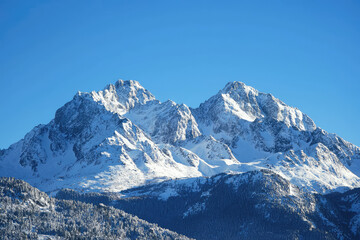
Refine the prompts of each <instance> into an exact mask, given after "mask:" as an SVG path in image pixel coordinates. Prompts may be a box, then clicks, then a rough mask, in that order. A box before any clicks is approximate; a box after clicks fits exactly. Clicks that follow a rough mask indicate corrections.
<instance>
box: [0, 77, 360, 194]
mask: <svg viewBox="0 0 360 240" xmlns="http://www.w3.org/2000/svg"><path fill="white" fill-rule="evenodd" d="M0 163H1V164H0V175H1V176H11V177H16V178H21V179H24V180H26V181H28V182H29V183H31V184H32V185H34V186H36V187H38V188H39V189H41V190H43V191H48V192H52V191H56V190H58V189H60V188H64V187H67V188H72V189H77V190H83V191H101V192H104V191H105V192H106V191H109V192H114V191H121V190H125V189H128V188H132V187H135V186H141V185H144V184H147V183H153V182H160V181H163V180H166V179H174V178H190V177H200V176H212V175H215V174H218V173H222V172H237V173H241V172H248V171H250V170H259V169H271V170H272V171H274V172H276V173H277V174H279V175H281V176H282V177H283V178H285V179H287V180H288V181H290V182H291V183H292V184H295V185H297V186H298V187H300V188H302V189H304V190H305V191H317V192H325V191H330V190H333V189H342V188H344V187H345V188H352V187H357V186H360V179H359V176H360V148H359V147H357V146H355V145H353V144H351V143H349V142H347V141H345V140H343V139H342V138H340V137H338V136H337V135H335V134H329V133H327V132H326V131H324V130H322V129H320V128H318V127H317V126H316V125H315V123H314V122H313V121H312V120H311V119H310V118H309V117H308V116H307V115H306V114H304V113H302V112H301V111H300V110H299V109H296V108H293V107H290V106H287V105H286V104H285V103H283V102H282V101H280V100H279V99H277V98H275V97H274V96H272V95H271V94H267V93H261V92H259V91H257V90H256V89H254V88H252V87H249V86H247V85H245V84H244V83H241V82H230V83H228V84H227V85H226V86H225V87H224V89H222V90H220V91H219V92H218V93H217V94H216V95H214V96H213V97H211V98H210V99H208V100H207V101H205V102H204V103H202V104H200V106H199V107H198V108H196V109H191V108H189V107H188V106H186V105H184V104H181V105H179V104H176V103H175V102H173V101H170V100H169V101H166V102H163V103H162V102H160V101H158V100H156V98H155V97H154V96H153V95H152V94H151V93H150V92H149V91H148V90H146V89H145V88H143V87H142V86H141V85H140V83H139V82H137V81H133V80H129V81H123V80H119V81H117V82H116V83H115V84H110V85H108V86H106V87H105V88H104V89H103V90H102V91H98V92H95V91H93V92H91V93H83V92H78V93H77V94H76V95H75V96H74V98H73V99H72V100H71V101H70V102H68V103H66V104H65V105H64V106H63V107H61V108H60V109H58V110H57V111H56V114H55V118H54V119H53V120H52V121H50V122H49V123H48V124H46V125H39V126H37V127H35V128H34V129H33V130H32V131H30V132H29V133H28V134H26V136H25V137H24V139H22V140H20V141H19V142H17V143H15V144H13V145H11V146H10V147H9V148H8V149H6V150H1V151H0Z"/></svg>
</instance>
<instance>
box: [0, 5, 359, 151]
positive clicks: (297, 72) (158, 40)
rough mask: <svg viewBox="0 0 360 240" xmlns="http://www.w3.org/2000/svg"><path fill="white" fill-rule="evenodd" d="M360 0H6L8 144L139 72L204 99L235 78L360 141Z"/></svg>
mask: <svg viewBox="0 0 360 240" xmlns="http://www.w3.org/2000/svg"><path fill="white" fill-rule="evenodd" d="M359 12H360V2H359V1H355V0H354V1H350V0H348V1H331V0H326V1H325V0H324V1H168V0H167V1H156V0H155V1H136V0H135V1H121V0H117V1H110V0H107V1H90V0H87V1H17V0H15V1H13V0H2V1H0V89H1V94H0V112H1V117H0V133H1V135H0V148H7V147H8V146H9V145H10V144H12V143H14V142H16V141H18V140H20V139H21V138H23V136H24V135H25V134H26V133H27V132H28V131H30V130H31V129H32V128H33V127H34V126H36V125H38V124H40V123H47V122H49V121H50V120H51V119H52V118H53V117H54V114H55V111H56V109H58V108H59V107H61V106H62V105H63V104H65V103H66V102H67V101H69V100H70V99H71V98H72V97H73V95H74V94H75V93H76V91H78V90H80V91H91V90H101V89H102V88H103V87H104V86H105V85H106V84H108V83H112V82H115V81H116V80H117V79H119V78H121V79H135V80H138V81H139V82H140V83H141V84H142V85H143V86H144V87H145V88H147V89H148V90H150V91H151V92H152V93H153V94H154V95H155V96H156V97H157V98H158V99H159V100H161V101H165V100H167V99H171V100H174V101H175V102H177V103H185V104H187V105H189V106H191V107H197V106H198V105H199V104H200V103H201V102H203V101H205V100H206V99H207V98H209V97H210V96H212V95H214V94H215V93H216V92H217V91H219V90H220V89H221V88H223V87H224V85H225V84H226V83H227V82H229V81H242V82H244V83H246V84H247V85H250V86H253V87H255V88H257V89H258V90H260V91H263V92H270V93H272V94H274V95H275V96H276V97H278V98H280V99H281V100H283V101H284V102H285V103H287V104H288V105H291V106H295V107H298V108H299V109H300V110H302V111H303V112H304V113H306V114H308V115H309V116H310V117H311V118H312V119H313V120H314V121H315V122H316V123H317V125H318V126H319V127H321V128H323V129H325V130H327V131H329V132H335V133H337V134H338V135H340V136H341V137H343V138H345V139H346V140H348V141H350V142H353V143H355V144H357V145H360V134H359V133H360V124H359V119H360V107H359V103H360V94H359V92H360V91H359V90H360V44H359V43H360V14H359Z"/></svg>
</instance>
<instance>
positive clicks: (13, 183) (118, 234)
mask: <svg viewBox="0 0 360 240" xmlns="http://www.w3.org/2000/svg"><path fill="white" fill-rule="evenodd" d="M0 212H1V214H0V233H1V239H188V238H187V237H185V236H182V235H179V234H177V233H174V232H171V231H169V230H166V229H163V228H160V227H158V226H157V225H155V224H151V223H148V222H146V221H144V220H141V219H139V218H137V217H135V216H132V215H130V214H127V213H125V212H123V211H121V210H118V209H114V208H113V207H108V206H105V205H103V204H102V205H92V204H86V203H82V202H77V201H67V200H58V199H54V198H49V196H48V195H47V194H45V193H43V192H40V191H39V190H38V189H36V188H34V187H31V186H30V185H29V184H28V183H26V182H24V181H21V180H17V179H14V178H0Z"/></svg>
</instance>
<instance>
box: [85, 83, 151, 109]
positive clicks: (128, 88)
mask: <svg viewBox="0 0 360 240" xmlns="http://www.w3.org/2000/svg"><path fill="white" fill-rule="evenodd" d="M91 95H92V97H93V99H94V100H95V101H97V102H100V103H101V104H103V105H104V106H105V108H106V109H107V110H108V111H111V112H115V113H118V114H120V115H123V114H125V113H127V112H128V111H129V110H130V109H132V108H134V107H135V106H136V105H143V104H145V103H147V102H149V101H153V100H155V97H154V95H152V94H151V93H150V92H149V91H148V90H146V89H145V88H144V87H142V86H141V85H140V83H139V82H137V81H134V80H127V81H124V80H118V81H117V82H116V83H115V84H109V85H107V86H106V87H105V88H104V90H102V91H99V92H95V91H93V92H91Z"/></svg>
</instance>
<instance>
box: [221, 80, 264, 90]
mask: <svg viewBox="0 0 360 240" xmlns="http://www.w3.org/2000/svg"><path fill="white" fill-rule="evenodd" d="M237 90H242V91H245V92H250V91H251V92H256V93H257V92H258V91H257V90H256V89H255V88H253V87H250V86H248V85H246V84H245V83H243V82H239V81H234V82H228V83H227V84H226V85H225V87H224V88H223V89H222V90H221V92H222V93H229V92H231V91H237Z"/></svg>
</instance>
